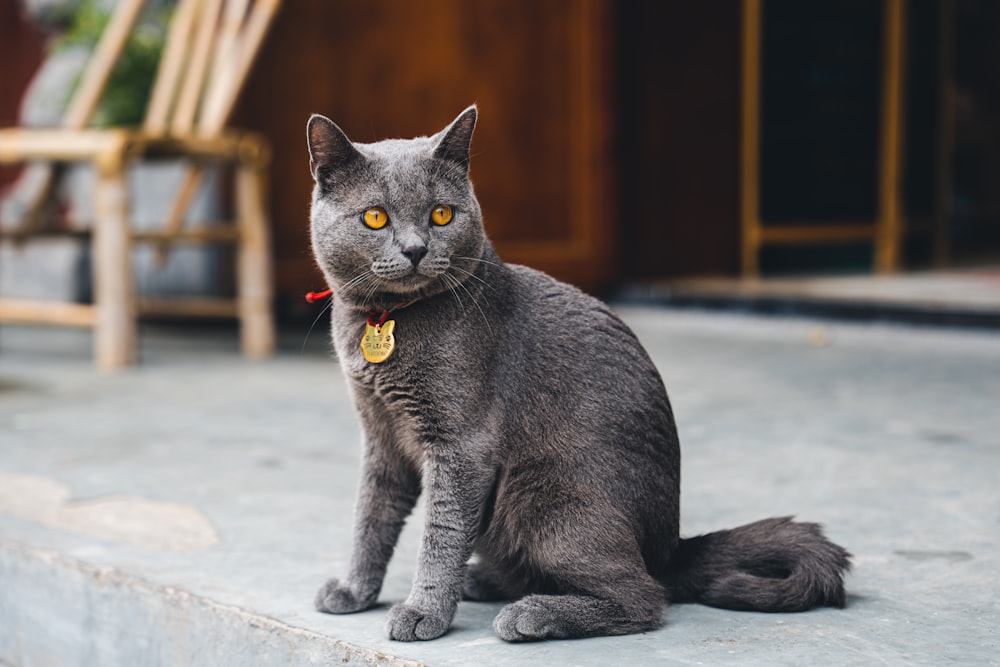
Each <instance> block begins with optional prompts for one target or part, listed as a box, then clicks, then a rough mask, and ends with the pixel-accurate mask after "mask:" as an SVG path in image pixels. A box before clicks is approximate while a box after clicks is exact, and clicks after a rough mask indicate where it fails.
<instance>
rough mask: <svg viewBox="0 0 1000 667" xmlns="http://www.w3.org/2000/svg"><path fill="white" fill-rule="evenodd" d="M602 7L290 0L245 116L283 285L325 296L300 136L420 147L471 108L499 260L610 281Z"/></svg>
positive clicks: (493, 0) (478, 181)
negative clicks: (312, 240) (270, 149)
mask: <svg viewBox="0 0 1000 667" xmlns="http://www.w3.org/2000/svg"><path fill="white" fill-rule="evenodd" d="M612 6H613V3H612V2H611V0H547V1H546V2H534V1H532V0H478V1H477V2H474V3H472V2H466V1H465V0H422V1H421V2H396V1H394V0H342V1H338V2H329V1H328V0H295V1H294V2H287V3H285V4H284V6H283V8H282V13H281V14H280V15H279V17H278V19H277V22H276V24H275V26H274V28H273V32H272V33H271V35H270V37H269V39H268V43H267V44H266V46H265V49H264V51H263V53H262V57H261V59H260V60H259V62H258V64H257V66H256V69H255V71H254V74H253V77H252V80H251V81H250V83H249V86H248V89H247V91H246V93H245V95H244V98H243V100H242V103H241V111H240V114H239V119H240V121H241V122H242V124H243V125H245V126H248V127H251V128H256V129H259V130H260V131H262V132H264V133H265V134H267V135H268V136H269V137H270V138H271V141H272V142H273V144H274V148H275V160H274V166H273V169H272V179H273V181H272V183H273V184H272V206H271V209H272V212H273V215H274V220H275V245H276V269H277V288H278V291H279V293H281V294H283V295H292V296H293V297H294V296H297V295H300V294H301V293H303V292H304V291H306V290H309V289H314V288H317V287H321V286H322V279H321V277H320V275H319V273H318V272H317V271H316V270H315V268H314V267H313V266H312V262H311V260H310V259H309V241H308V201H309V194H310V191H311V187H312V182H311V180H310V177H309V171H308V157H307V153H306V145H305V124H306V120H307V119H308V117H309V114H311V113H313V112H318V113H323V114H324V115H327V116H329V117H330V118H332V119H333V120H334V121H335V122H337V123H338V124H339V125H340V126H341V127H342V128H343V129H344V130H345V131H346V132H347V133H348V135H349V136H351V137H352V138H354V139H355V140H358V141H373V140H377V139H383V138H389V137H408V136H415V135H426V134H431V133H433V132H436V131H438V130H439V129H441V128H443V127H444V126H445V125H446V124H447V123H449V122H450V121H451V120H452V119H453V118H454V117H455V116H456V115H457V114H458V113H460V112H461V111H462V110H463V109H464V108H465V107H466V106H468V105H469V104H471V103H473V102H476V103H478V104H479V108H480V117H479V125H478V128H477V130H476V135H475V138H474V140H473V154H474V156H473V162H472V178H473V181H474V183H475V185H476V191H477V194H478V195H479V198H480V200H481V203H482V206H483V210H484V214H485V219H486V227H487V231H488V233H489V234H490V236H491V238H492V239H493V240H494V242H495V243H496V245H497V247H498V250H499V251H500V253H501V255H502V256H503V257H504V258H505V259H507V260H508V261H514V262H521V263H526V264H531V265H533V266H537V267H540V268H542V269H545V270H548V271H550V272H552V273H555V274H556V275H558V276H560V277H562V278H565V279H568V280H572V281H573V282H576V283H577V284H580V285H583V286H585V287H588V288H591V289H594V288H598V287H599V286H601V285H602V284H604V283H606V282H607V281H608V280H610V279H611V278H612V277H613V276H614V270H615V261H616V248H615V234H614V227H615V224H617V223H616V221H615V219H614V216H613V215H612V213H611V206H612V201H613V199H614V194H613V189H614V185H615V178H614V173H615V168H614V163H613V154H612V134H611V133H612V130H613V121H614V116H613V109H612V107H613V95H612V94H611V92H610V77H611V74H612V71H611V70H612V68H613V63H614V60H613V47H612V41H611V40H612V38H613V37H614V22H613V14H612Z"/></svg>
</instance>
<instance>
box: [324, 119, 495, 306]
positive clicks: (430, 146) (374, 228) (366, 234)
mask: <svg viewBox="0 0 1000 667" xmlns="http://www.w3.org/2000/svg"><path fill="white" fill-rule="evenodd" d="M475 126H476V107H475V106H472V107H469V108H468V109H466V110H465V111H463V112H462V113H461V114H460V115H459V116H458V118H456V119H455V120H454V121H453V122H452V123H451V125H449V126H448V127H446V128H445V129H444V130H442V131H441V132H439V133H438V134H436V135H434V136H432V137H418V138H416V139H391V140H387V141H380V142H377V143H372V144H360V143H352V142H351V140H350V139H348V138H347V135H345V134H344V132H343V131H342V130H341V129H340V128H339V127H337V126H336V125H335V124H334V123H333V122H332V121H331V120H329V119H328V118H325V117H323V116H319V115H314V116H313V117H312V118H310V119H309V125H308V129H307V134H308V139H309V156H310V168H311V171H312V175H313V179H314V180H315V182H316V185H315V187H314V189H313V199H312V212H311V226H312V244H313V252H314V253H315V255H316V261H317V262H318V263H319V266H320V268H321V269H322V270H323V273H324V274H325V275H326V278H327V281H328V282H329V284H330V287H332V288H333V289H334V291H335V292H337V294H338V295H339V296H341V297H342V298H345V299H347V300H349V301H353V302H355V303H357V304H359V305H362V304H363V305H365V306H377V305H378V304H381V303H384V302H385V300H389V301H391V300H393V299H397V298H405V299H412V298H420V297H426V296H431V295H433V294H437V293H439V292H443V291H445V290H448V289H453V288H454V287H455V285H456V281H457V282H458V283H463V282H464V281H465V280H466V278H467V277H468V276H469V275H470V274H471V273H472V272H474V271H475V266H476V264H477V262H478V260H479V258H480V257H481V256H482V253H483V249H484V245H485V243H486V237H485V234H484V232H483V222H482V214H481V213H480V210H479V203H478V202H477V201H476V196H475V194H474V193H473V190H472V183H471V182H470V181H469V146H470V143H471V141H472V132H473V129H474V128H475Z"/></svg>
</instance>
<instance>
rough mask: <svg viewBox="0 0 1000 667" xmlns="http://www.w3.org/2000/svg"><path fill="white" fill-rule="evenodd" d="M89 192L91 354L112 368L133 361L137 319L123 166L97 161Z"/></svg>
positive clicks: (99, 363) (103, 366)
mask: <svg viewBox="0 0 1000 667" xmlns="http://www.w3.org/2000/svg"><path fill="white" fill-rule="evenodd" d="M97 167H98V168H97V172H98V174H97V189H96V191H95V193H94V205H95V211H94V213H95V216H94V238H93V251H94V252H93V254H94V258H93V261H94V269H93V271H94V273H93V275H94V306H95V310H96V322H95V324H94V354H95V357H96V359H97V366H98V368H99V369H100V370H102V371H105V372H113V371H117V370H120V369H122V368H125V367H127V366H131V365H132V364H134V363H135V361H136V356H137V355H136V347H137V323H136V301H135V289H134V285H133V276H132V257H131V253H130V239H129V233H128V205H129V202H128V190H127V184H126V177H127V174H126V172H125V165H124V164H123V163H122V161H121V160H117V159H114V160H112V159H109V160H107V161H106V163H98V165H97Z"/></svg>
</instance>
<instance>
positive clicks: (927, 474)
mask: <svg viewBox="0 0 1000 667" xmlns="http://www.w3.org/2000/svg"><path fill="white" fill-rule="evenodd" d="M623 313H624V315H625V317H626V319H627V321H628V322H629V323H630V324H631V325H632V326H633V327H634V328H635V330H636V332H637V333H638V335H639V337H640V338H641V339H642V340H643V342H644V343H645V344H646V345H647V346H648V348H649V350H650V352H651V354H652V356H653V358H654V360H655V361H656V363H657V365H658V366H659V368H660V369H661V372H662V373H663V376H664V379H665V381H666V384H667V388H668V390H669V391H670V395H671V399H672V401H673V404H674V407H675V411H676V414H677V418H678V422H679V427H680V431H681V441H682V444H683V449H684V463H683V477H684V483H683V501H682V528H683V531H684V533H685V534H694V533H698V532H703V531H708V530H713V529H717V528H723V527H728V526H734V525H737V524H739V523H743V522H747V521H750V520H753V519H757V518H761V517H765V516H774V515H785V514H796V515H798V516H799V517H800V518H802V519H805V520H810V521H819V522H822V523H823V524H825V525H826V527H827V532H828V534H829V536H830V537H831V538H833V539H834V540H836V541H837V542H840V543H841V544H843V545H845V546H846V547H847V548H848V549H849V550H850V551H852V552H853V553H854V555H855V569H854V572H853V573H852V574H851V575H850V577H849V578H848V582H847V585H848V591H849V604H848V607H847V609H845V610H833V609H821V610H816V611H812V612H808V613H804V614H787V615H775V614H756V613H742V612H732V611H723V610H717V609H710V608H706V607H700V606H696V605H681V606H676V607H672V608H670V609H668V610H667V612H666V613H665V615H664V625H663V627H662V628H661V629H659V630H657V631H655V632H650V633H647V634H643V635H635V636H628V637H616V638H601V639H588V640H580V641H563V642H548V643H543V644H530V645H508V644H503V643H502V642H500V641H499V640H497V639H496V638H495V637H494V635H493V633H492V630H491V627H490V624H491V620H492V617H493V615H494V614H495V613H496V612H497V610H498V609H499V605H495V604H474V603H462V604H461V605H460V607H459V612H458V616H457V618H456V621H455V625H454V628H453V629H452V630H451V631H450V632H449V633H448V634H447V635H446V636H445V637H443V638H441V639H439V640H436V641H433V642H427V643H420V644H401V643H394V642H389V641H387V640H385V639H384V638H383V636H382V623H383V619H384V616H385V613H386V609H387V605H388V604H391V603H393V602H395V601H400V600H402V599H403V598H405V596H406V594H407V591H408V589H409V583H410V578H411V576H412V573H413V568H414V561H415V554H416V549H417V544H418V540H419V525H420V521H419V520H414V521H411V523H410V525H409V526H408V528H407V529H406V531H405V532H404V535H403V537H402V540H401V543H400V546H399V548H398V549H397V555H396V558H395V560H394V562H393V564H392V566H391V568H390V572H389V575H388V577H387V580H386V584H385V587H384V589H383V593H382V598H381V599H382V601H383V603H384V604H383V605H382V606H380V607H379V608H376V609H374V610H371V611H369V612H365V613H361V614H356V615H351V616H339V617H338V616H329V615H323V614H318V613H316V612H314V611H313V609H312V598H313V594H314V592H315V590H316V588H317V587H318V586H319V585H320V584H321V583H322V582H323V581H324V579H325V578H326V577H328V576H330V575H333V574H338V573H343V572H344V571H345V568H346V564H347V559H348V555H349V541H348V535H349V531H350V528H349V526H350V521H351V507H352V504H353V496H354V487H355V483H356V479H357V465H358V442H359V433H358V426H357V423H356V421H355V419H354V416H353V414H352V412H351V409H350V407H349V405H348V401H347V396H346V391H345V387H344V383H343V380H342V379H341V377H340V372H339V369H338V368H337V366H336V363H335V362H333V361H331V360H330V359H329V358H328V357H327V356H326V355H325V347H326V343H325V334H324V332H322V331H320V332H313V334H312V338H311V339H310V341H309V344H308V345H307V347H306V350H305V351H304V352H299V348H300V346H301V341H302V339H303V337H304V335H305V334H304V331H296V332H290V333H289V335H288V337H287V338H286V339H285V343H286V346H285V347H286V351H285V352H283V353H282V354H280V355H279V356H278V357H277V358H275V359H274V360H271V361H267V362H263V363H249V362H245V361H243V360H242V359H241V358H240V357H239V356H238V355H237V353H236V339H235V334H234V332H230V331H215V330H203V329H201V330H191V331H176V330H172V331H163V330H158V329H154V328H151V327H148V326H147V327H144V328H143V346H144V347H143V353H142V358H143V363H142V365H141V366H140V367H139V368H138V369H137V370H135V371H132V372H129V373H125V374H122V375H118V376H114V377H102V376H100V375H98V374H96V373H95V371H94V370H93V368H92V365H91V362H90V359H89V356H88V351H89V349H88V347H89V336H88V335H86V334H83V333H79V332H67V331H57V330H46V329H23V328H13V327H8V328H4V329H2V330H0V443H2V444H0V664H9V665H16V666H18V667H29V666H34V665H52V664H66V665H102V666H104V665H160V664H162V665H272V664H275V665H277V664H281V665H298V664H357V665H368V664H414V663H418V662H419V663H425V664H430V665H529V664H530V665H536V664H537V665H543V664H544V665H549V664H551V665H598V664H600V665H607V664H615V665H617V664H630V665H652V664H656V665H673V664H677V665H689V664H733V665H737V664H738V665H765V664H766V665H774V664H824V665H826V664H829V665H834V664H835V665H843V664H900V665H902V664H905V665H918V664H919V665H941V664H946V663H961V664H975V665H984V664H1000V640H998V630H997V628H998V627H1000V583H998V579H1000V575H998V573H1000V556H998V552H1000V485H998V481H1000V476H998V471H1000V334H998V333H997V332H982V331H980V332H968V331H956V330H950V331H946V330H938V329H933V328H926V327H924V328H918V329H913V328H907V327H902V326H891V325H859V324H839V323H829V322H822V321H815V320H814V321H810V320H801V319H766V318H759V317H750V316H740V315H730V314H706V313H699V312H685V311H670V310H648V309H627V310H625V311H623Z"/></svg>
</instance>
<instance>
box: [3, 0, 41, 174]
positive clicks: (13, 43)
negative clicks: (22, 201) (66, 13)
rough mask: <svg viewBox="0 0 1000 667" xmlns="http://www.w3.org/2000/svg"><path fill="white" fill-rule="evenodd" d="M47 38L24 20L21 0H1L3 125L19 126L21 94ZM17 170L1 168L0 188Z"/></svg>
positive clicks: (36, 65)
mask: <svg viewBox="0 0 1000 667" xmlns="http://www.w3.org/2000/svg"><path fill="white" fill-rule="evenodd" d="M44 46H45V38H44V35H42V34H41V33H40V32H38V31H37V30H36V29H35V28H34V26H32V24H30V23H28V22H27V21H26V20H24V16H23V15H22V13H21V7H20V2H19V1H18V0H0V127H9V126H11V125H17V120H18V110H19V108H20V105H21V96H22V95H23V94H24V90H25V88H27V86H28V83H29V82H30V81H31V77H32V75H33V74H34V73H35V70H36V69H38V65H39V64H40V63H41V61H42V53H43V49H44ZM17 172H18V170H17V169H16V168H12V167H3V168H0V187H3V185H5V184H7V183H10V182H11V181H13V180H14V178H15V177H16V175H17Z"/></svg>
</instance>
